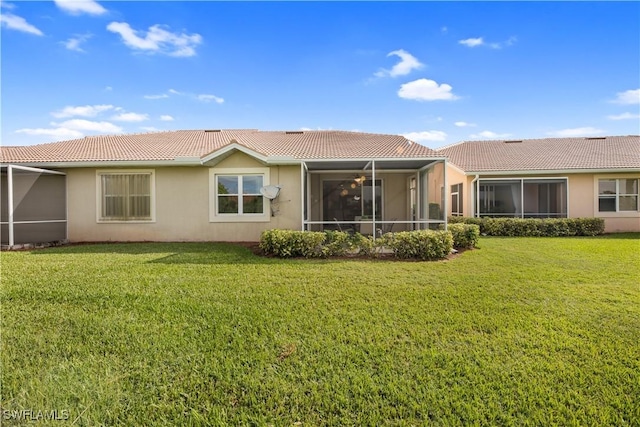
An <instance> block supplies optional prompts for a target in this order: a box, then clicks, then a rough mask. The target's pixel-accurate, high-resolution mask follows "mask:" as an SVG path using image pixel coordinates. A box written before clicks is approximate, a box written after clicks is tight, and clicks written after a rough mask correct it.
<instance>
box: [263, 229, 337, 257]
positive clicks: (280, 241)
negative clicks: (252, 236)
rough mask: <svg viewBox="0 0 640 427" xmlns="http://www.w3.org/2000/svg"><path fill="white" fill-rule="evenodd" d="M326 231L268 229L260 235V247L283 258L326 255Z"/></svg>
mask: <svg viewBox="0 0 640 427" xmlns="http://www.w3.org/2000/svg"><path fill="white" fill-rule="evenodd" d="M325 239H326V235H325V233H322V232H315V231H294V230H266V231H263V232H262V234H261V236H260V249H262V251H263V252H264V253H265V254H267V255H275V256H278V257H281V258H291V257H301V256H302V257H305V258H317V257H323V256H325V255H326V254H325V251H324V250H323V245H322V244H323V243H324V241H325Z"/></svg>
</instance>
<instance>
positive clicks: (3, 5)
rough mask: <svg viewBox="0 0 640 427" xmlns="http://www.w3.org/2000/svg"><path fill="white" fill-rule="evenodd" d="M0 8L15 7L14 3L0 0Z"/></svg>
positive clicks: (9, 8)
mask: <svg viewBox="0 0 640 427" xmlns="http://www.w3.org/2000/svg"><path fill="white" fill-rule="evenodd" d="M0 8H4V9H8V10H13V9H15V8H16V5H15V4H12V3H7V2H6V1H0Z"/></svg>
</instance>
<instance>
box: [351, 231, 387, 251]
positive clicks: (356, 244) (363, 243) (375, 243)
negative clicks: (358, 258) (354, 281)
mask: <svg viewBox="0 0 640 427" xmlns="http://www.w3.org/2000/svg"><path fill="white" fill-rule="evenodd" d="M383 242H384V239H382V238H379V239H376V240H373V237H371V236H369V237H367V236H363V235H362V234H360V233H356V234H354V235H353V236H352V237H351V249H352V250H357V251H358V254H359V255H363V256H369V257H375V256H377V255H378V253H379V250H378V249H379V248H380V246H381V244H382V243H383Z"/></svg>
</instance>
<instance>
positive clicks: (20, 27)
mask: <svg viewBox="0 0 640 427" xmlns="http://www.w3.org/2000/svg"><path fill="white" fill-rule="evenodd" d="M3 7H4V8H5V9H12V8H13V5H11V7H7V6H6V5H5V3H3ZM0 26H2V27H5V28H8V29H10V30H16V31H21V32H23V33H29V34H35V35H36V36H43V35H44V34H43V33H42V31H40V30H39V29H38V28H36V27H35V26H33V25H31V24H29V23H28V22H27V21H26V20H25V19H24V18H23V17H21V16H17V15H14V14H13V13H8V12H2V13H0Z"/></svg>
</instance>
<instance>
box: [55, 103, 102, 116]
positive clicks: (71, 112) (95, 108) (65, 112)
mask: <svg viewBox="0 0 640 427" xmlns="http://www.w3.org/2000/svg"><path fill="white" fill-rule="evenodd" d="M111 109H113V105H83V106H78V107H72V106H67V107H64V108H63V109H62V110H60V111H54V112H52V113H51V115H52V116H53V117H56V118H58V119H64V118H67V117H74V116H80V117H95V116H97V115H98V114H100V113H101V112H103V111H108V110H111Z"/></svg>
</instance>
